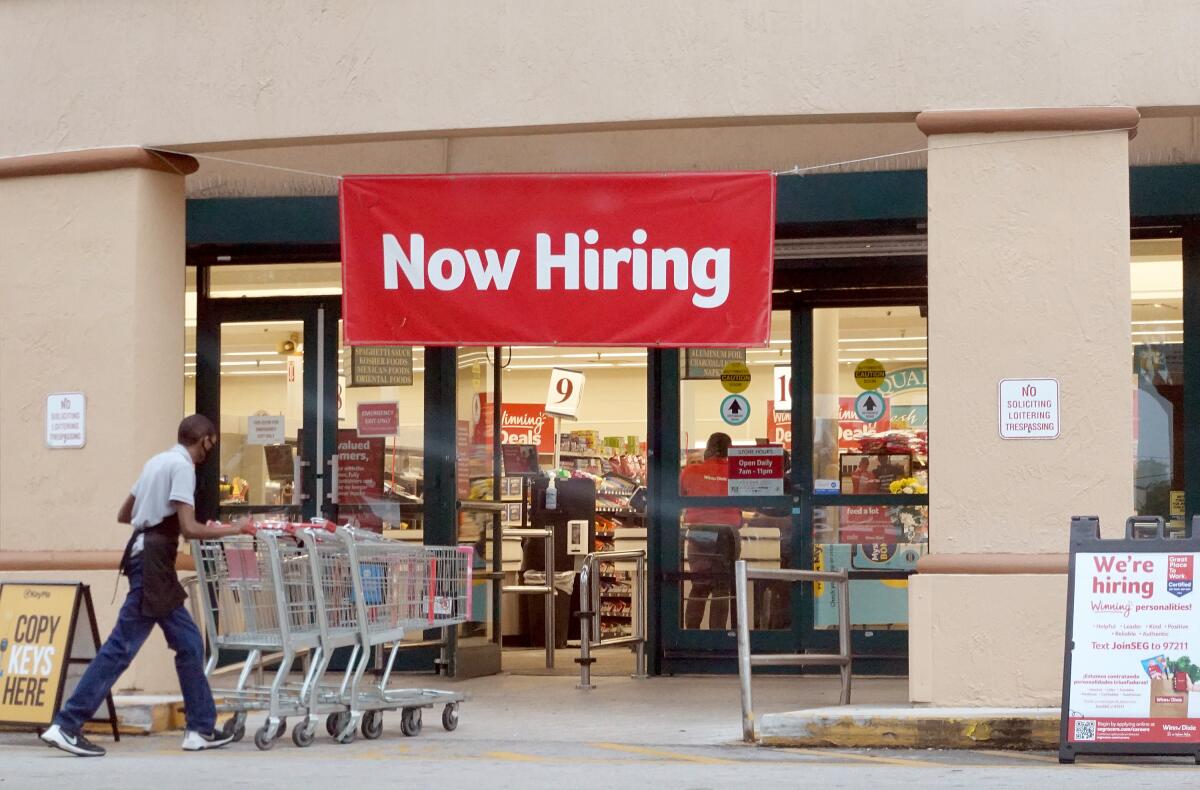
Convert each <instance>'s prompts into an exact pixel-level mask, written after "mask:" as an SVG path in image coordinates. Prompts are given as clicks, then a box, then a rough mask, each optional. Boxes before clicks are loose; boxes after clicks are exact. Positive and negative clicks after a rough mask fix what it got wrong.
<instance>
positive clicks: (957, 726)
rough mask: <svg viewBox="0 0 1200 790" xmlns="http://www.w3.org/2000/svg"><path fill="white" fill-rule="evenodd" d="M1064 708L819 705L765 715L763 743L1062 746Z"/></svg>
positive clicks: (904, 746) (862, 746)
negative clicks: (817, 706)
mask: <svg viewBox="0 0 1200 790" xmlns="http://www.w3.org/2000/svg"><path fill="white" fill-rule="evenodd" d="M1058 736H1059V710H1058V708H990V709H989V708H887V707H871V708H866V707H860V708H854V707H850V708H845V707H841V708H817V709H814V710H806V711H795V712H792V713H776V714H767V715H765V716H763V717H762V718H761V722H760V727H759V743H760V745H762V746H808V747H813V746H824V747H841V748H857V749H865V748H893V749H895V748H899V749H1021V750H1031V751H1033V750H1055V749H1057V748H1058Z"/></svg>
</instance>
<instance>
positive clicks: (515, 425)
mask: <svg viewBox="0 0 1200 790" xmlns="http://www.w3.org/2000/svg"><path fill="white" fill-rule="evenodd" d="M553 419H554V418H553V417H551V416H550V415H549V414H546V411H545V409H544V408H543V407H542V404H540V403H505V404H504V405H503V406H501V407H500V442H501V444H536V445H537V446H538V452H542V453H552V452H554V423H553V422H552V420H553Z"/></svg>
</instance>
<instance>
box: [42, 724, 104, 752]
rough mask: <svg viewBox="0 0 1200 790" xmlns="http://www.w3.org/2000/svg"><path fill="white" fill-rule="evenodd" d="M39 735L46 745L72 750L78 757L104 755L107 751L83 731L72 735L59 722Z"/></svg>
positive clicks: (65, 750) (66, 750) (67, 750)
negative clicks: (86, 736)
mask: <svg viewBox="0 0 1200 790" xmlns="http://www.w3.org/2000/svg"><path fill="white" fill-rule="evenodd" d="M39 737H40V738H41V739H42V740H43V741H45V742H46V745H48V746H53V747H54V748H56V749H62V750H63V751H64V752H70V753H71V754H73V755H75V756H76V757H103V756H104V753H105V752H104V748H103V747H101V746H97V745H96V744H94V743H92V742H91V741H89V740H88V739H87V738H85V737H83V733H79V734H78V735H72V734H71V733H69V732H67V731H66V730H64V729H63V728H62V727H59V726H58V725H57V724H51V725H50V729H48V730H46V731H45V732H43V733H42V734H41V735H40V736H39Z"/></svg>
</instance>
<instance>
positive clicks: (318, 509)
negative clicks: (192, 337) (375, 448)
mask: <svg viewBox="0 0 1200 790" xmlns="http://www.w3.org/2000/svg"><path fill="white" fill-rule="evenodd" d="M341 310H342V303H341V297H339V296H300V297H261V298H249V297H245V298H232V299H227V298H218V299H214V298H211V296H210V293H209V267H208V266H204V265H201V266H199V267H197V271H196V411H197V413H199V414H203V415H204V416H206V417H208V418H209V419H210V420H212V421H213V424H214V425H216V426H217V432H218V434H219V433H220V431H221V325H222V324H225V323H238V322H244V321H302V322H303V324H304V349H305V350H304V353H305V362H306V363H307V362H308V361H309V359H312V360H313V362H314V364H305V365H304V428H306V430H304V431H303V436H302V441H301V447H300V456H301V458H302V459H303V461H302V464H306V465H303V466H302V467H301V468H302V473H303V484H302V486H301V491H302V495H303V496H305V497H307V498H306V499H303V501H302V504H301V516H302V518H303V519H304V520H307V519H309V518H312V517H313V516H324V517H326V518H336V516H337V509H336V508H337V506H336V504H334V503H333V502H332V498H331V495H332V491H331V486H330V482H331V481H332V469H331V468H330V460H331V459H332V458H333V456H334V454H335V453H336V452H337V412H338V320H339V318H340V317H341ZM322 339H323V340H324V343H323V344H322V343H321V342H320V341H321V340H322ZM319 348H323V349H324V354H323V355H322V356H321V357H320V358H316V356H315V354H314V356H313V357H309V354H310V352H313V351H315V350H316V349H319ZM322 415H323V418H324V419H323V424H322V425H321V426H320V428H321V429H320V430H318V429H317V427H318V419H319V418H320V417H321V416H322ZM318 435H320V447H318ZM313 459H320V461H319V462H318V463H313V462H312V461H313ZM220 463H221V461H220V452H217V453H213V454H211V455H210V456H209V458H208V460H207V461H205V463H204V464H203V465H202V466H201V467H200V469H199V474H198V475H197V478H198V480H199V486H198V490H197V494H196V512H197V514H198V516H199V517H200V518H203V519H215V518H217V514H218V511H219V506H220V497H219V491H218V486H217V479H218V477H219V475H220ZM318 489H320V491H321V496H320V500H321V501H319V502H318V496H317V492H318Z"/></svg>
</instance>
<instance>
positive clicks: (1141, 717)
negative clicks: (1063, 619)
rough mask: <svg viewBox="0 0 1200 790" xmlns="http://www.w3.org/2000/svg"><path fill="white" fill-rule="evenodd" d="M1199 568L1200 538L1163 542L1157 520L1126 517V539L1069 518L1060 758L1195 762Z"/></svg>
mask: <svg viewBox="0 0 1200 790" xmlns="http://www.w3.org/2000/svg"><path fill="white" fill-rule="evenodd" d="M1147 528H1148V529H1149V531H1150V532H1151V533H1152V534H1151V535H1150V536H1149V537H1139V533H1140V532H1141V531H1143V530H1145V529H1147ZM1193 535H1195V528H1193ZM1197 566H1200V539H1197V538H1196V537H1191V538H1183V539H1169V538H1167V537H1166V536H1165V534H1164V528H1163V521H1162V519H1161V518H1157V517H1136V518H1132V519H1130V520H1129V522H1128V523H1127V524H1126V537H1125V539H1123V540H1120V539H1118V540H1102V539H1101V538H1100V522H1099V520H1098V519H1097V518H1095V517H1094V516H1082V517H1081V516H1076V517H1075V518H1073V519H1071V562H1070V569H1069V573H1068V606H1067V643H1066V648H1067V649H1066V659H1065V662H1064V667H1063V710H1062V724H1061V735H1060V741H1059V759H1060V760H1061V761H1062V762H1073V761H1074V759H1075V756H1076V755H1078V754H1186V755H1189V756H1193V757H1195V758H1196V760H1197V762H1200V666H1197V665H1196V664H1193V663H1192V662H1193V659H1195V660H1196V661H1197V662H1200V616H1198V615H1200V609H1198V608H1197V603H1198V602H1200V590H1197V588H1196V584H1195V582H1196V571H1197Z"/></svg>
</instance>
